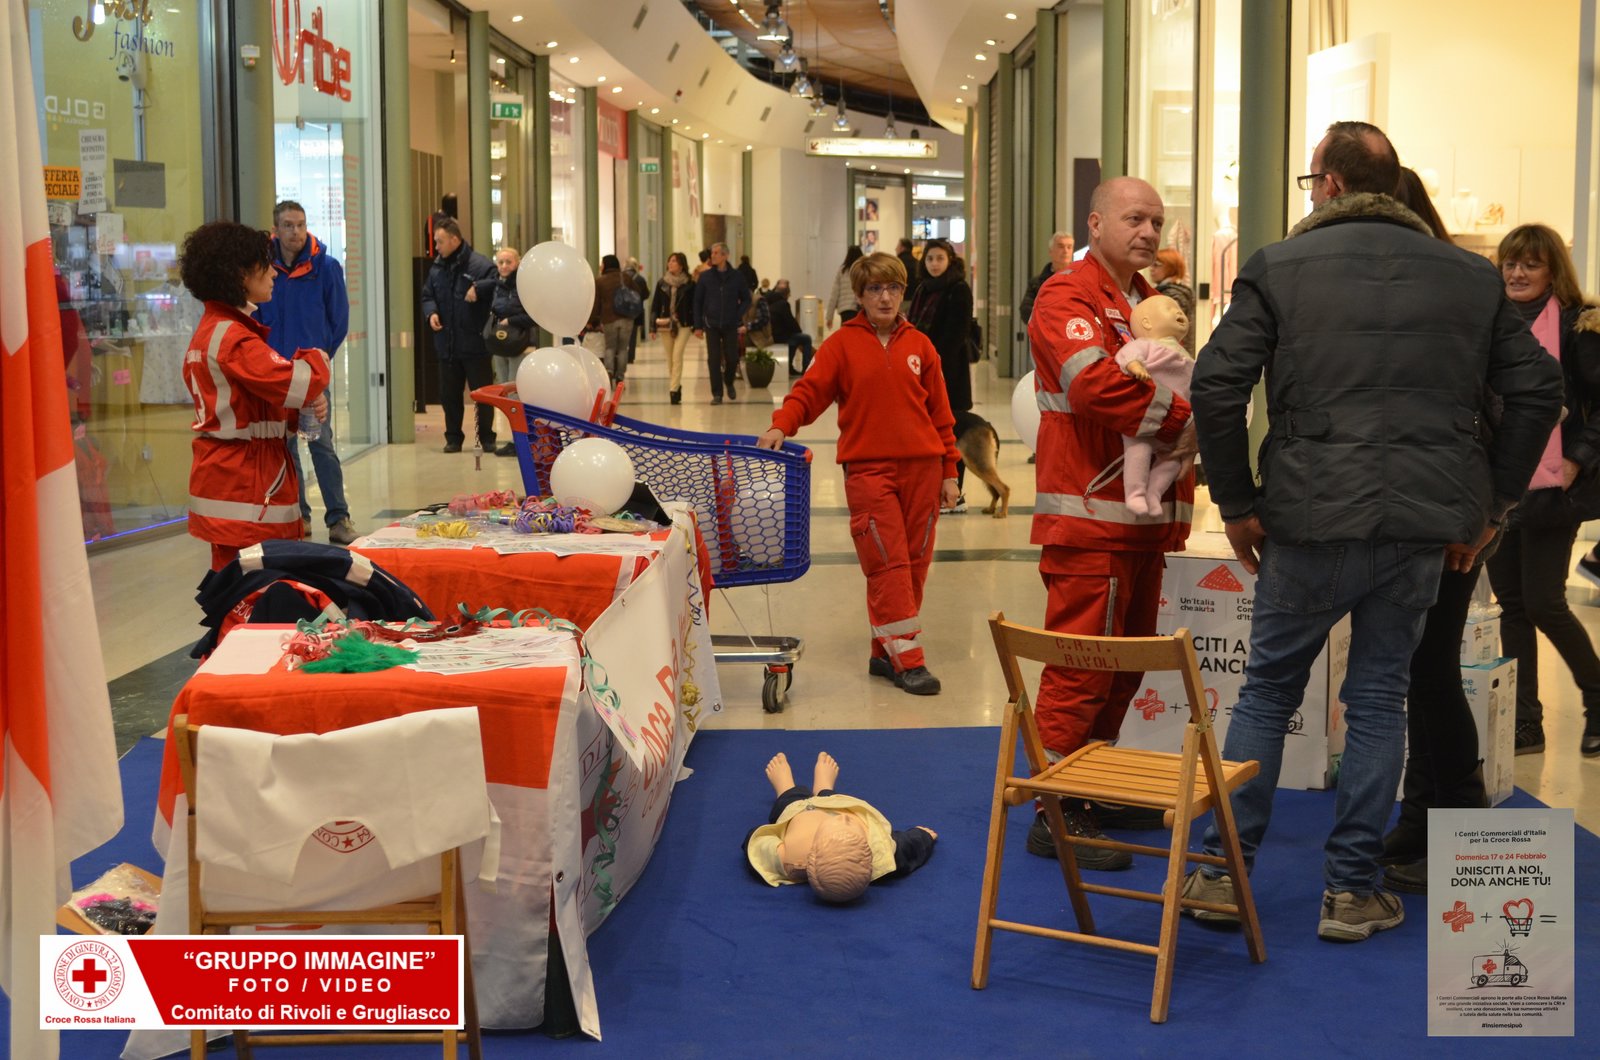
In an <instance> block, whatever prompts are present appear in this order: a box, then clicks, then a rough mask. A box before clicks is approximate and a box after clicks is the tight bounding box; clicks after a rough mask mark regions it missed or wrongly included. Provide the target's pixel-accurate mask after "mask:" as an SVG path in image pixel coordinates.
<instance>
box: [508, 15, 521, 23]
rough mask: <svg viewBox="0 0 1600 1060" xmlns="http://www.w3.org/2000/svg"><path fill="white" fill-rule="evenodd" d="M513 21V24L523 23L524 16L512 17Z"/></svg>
mask: <svg viewBox="0 0 1600 1060" xmlns="http://www.w3.org/2000/svg"><path fill="white" fill-rule="evenodd" d="M511 21H513V22H521V21H522V16H521V15H512V16H511Z"/></svg>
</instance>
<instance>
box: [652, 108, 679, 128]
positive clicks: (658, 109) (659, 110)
mask: <svg viewBox="0 0 1600 1060" xmlns="http://www.w3.org/2000/svg"><path fill="white" fill-rule="evenodd" d="M650 113H651V114H660V113H661V108H660V107H651V108H650ZM673 124H677V123H676V121H674V123H673Z"/></svg>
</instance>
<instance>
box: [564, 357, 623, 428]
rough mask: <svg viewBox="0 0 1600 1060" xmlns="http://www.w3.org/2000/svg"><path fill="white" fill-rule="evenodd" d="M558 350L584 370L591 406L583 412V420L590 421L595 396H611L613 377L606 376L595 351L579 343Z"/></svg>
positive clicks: (604, 368) (604, 367)
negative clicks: (565, 353)
mask: <svg viewBox="0 0 1600 1060" xmlns="http://www.w3.org/2000/svg"><path fill="white" fill-rule="evenodd" d="M557 348H558V349H561V350H564V351H566V352H567V354H569V355H570V356H571V357H572V358H573V359H574V360H576V361H577V362H578V366H579V367H580V368H582V369H583V378H584V380H585V381H586V385H587V387H588V391H589V406H588V408H585V409H584V410H583V418H584V419H589V418H590V417H589V412H590V410H591V409H593V408H594V399H595V395H596V394H600V395H609V394H610V392H611V377H610V376H608V375H606V366H605V365H603V364H601V363H600V358H598V357H596V356H595V355H594V351H592V350H586V349H584V348H583V347H582V346H580V345H578V344H577V343H574V344H572V345H571V346H560V347H557Z"/></svg>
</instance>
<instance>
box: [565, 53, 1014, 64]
mask: <svg viewBox="0 0 1600 1060" xmlns="http://www.w3.org/2000/svg"><path fill="white" fill-rule="evenodd" d="M973 58H974V59H976V60H978V61H979V62H980V63H986V62H988V61H989V57H988V56H987V55H985V54H983V53H982V52H979V53H978V54H977V55H974V56H973ZM572 61H573V62H577V61H578V60H576V59H574V60H572Z"/></svg>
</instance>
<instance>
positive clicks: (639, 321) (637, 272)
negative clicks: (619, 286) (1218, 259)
mask: <svg viewBox="0 0 1600 1060" xmlns="http://www.w3.org/2000/svg"><path fill="white" fill-rule="evenodd" d="M622 278H623V279H624V280H626V281H627V283H628V286H629V287H632V288H633V292H634V293H635V294H637V295H638V296H639V304H640V305H641V306H645V305H649V304H650V281H649V280H647V279H645V278H644V267H643V266H641V265H640V264H639V259H638V258H629V259H628V260H627V261H625V262H624V263H623V265H622ZM644 330H645V320H644V314H643V313H640V314H639V315H638V316H637V317H634V318H633V327H632V328H631V329H630V330H629V331H628V363H629V364H632V363H633V362H634V361H635V360H636V359H637V358H638V356H639V335H640V334H641V333H642V332H643V331H644Z"/></svg>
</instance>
